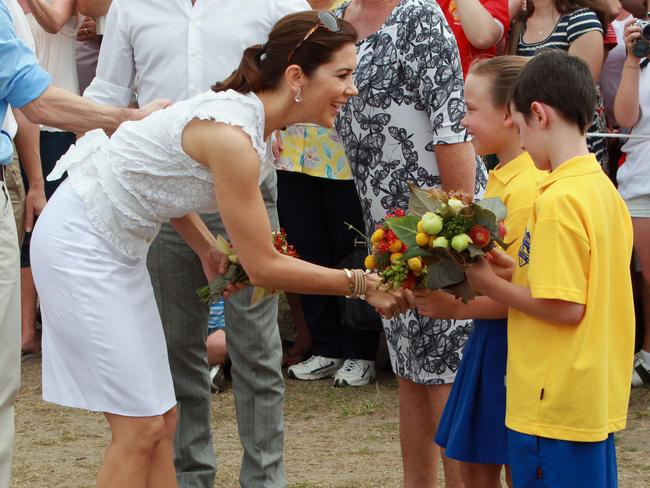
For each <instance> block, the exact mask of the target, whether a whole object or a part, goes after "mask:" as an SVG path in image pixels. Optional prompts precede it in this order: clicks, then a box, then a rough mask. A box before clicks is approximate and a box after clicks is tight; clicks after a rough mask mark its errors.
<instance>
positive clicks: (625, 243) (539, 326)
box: [506, 154, 634, 442]
mask: <svg viewBox="0 0 650 488" xmlns="http://www.w3.org/2000/svg"><path fill="white" fill-rule="evenodd" d="M631 254H632V222H631V219H630V215H629V213H628V211H627V208H626V207H625V204H624V203H623V200H622V199H621V197H620V196H619V194H618V192H617V191H616V189H615V188H614V186H613V185H612V184H611V182H610V181H609V179H608V178H607V177H606V176H605V174H604V173H603V171H602V170H601V168H600V166H599V165H598V162H597V161H596V158H595V156H594V155H593V154H590V155H588V156H580V157H576V158H573V159H570V160H568V161H566V162H565V163H564V164H562V165H561V166H560V167H558V168H557V169H556V170H555V171H553V172H552V173H550V175H549V176H548V177H547V178H546V179H545V180H544V181H542V183H541V185H540V196H539V198H538V199H537V200H536V201H535V203H534V205H533V210H532V212H531V215H530V219H529V221H528V227H527V230H526V233H525V235H524V239H523V241H522V243H521V247H520V250H519V253H518V257H517V260H518V263H517V267H516V269H515V272H514V275H513V280H512V281H513V283H515V284H518V285H522V286H526V287H528V288H530V290H531V292H532V295H533V297H536V298H550V299H559V300H565V301H569V302H574V303H581V304H585V315H584V317H583V319H582V321H581V322H580V324H578V325H577V326H573V325H561V324H556V323H552V322H546V321H544V320H541V319H538V318H535V317H531V316H529V315H526V314H524V313H522V312H520V311H518V310H514V309H510V313H509V314H508V369H507V404H506V425H507V426H508V427H509V428H510V429H512V430H515V431H517V432H521V433H524V434H529V435H536V436H541V437H547V438H553V439H561V440H568V441H584V442H597V441H602V440H604V439H605V438H606V437H607V435H608V434H609V433H611V432H615V431H618V430H621V429H623V428H625V421H626V417H627V406H628V400H629V395H630V383H631V376H632V360H633V348H634V305H633V301H632V285H631V278H630V272H629V264H630V257H631Z"/></svg>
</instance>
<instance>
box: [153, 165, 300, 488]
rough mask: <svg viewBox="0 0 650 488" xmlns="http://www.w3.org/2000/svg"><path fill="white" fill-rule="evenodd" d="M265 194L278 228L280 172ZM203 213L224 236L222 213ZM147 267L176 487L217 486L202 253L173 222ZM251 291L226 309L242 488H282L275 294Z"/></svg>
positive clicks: (268, 183) (163, 231)
mask: <svg viewBox="0 0 650 488" xmlns="http://www.w3.org/2000/svg"><path fill="white" fill-rule="evenodd" d="M262 195H263V196H264V202H265V204H266V206H267V209H268V211H269V218H270V221H271V227H272V228H277V227H279V224H278V217H277V211H276V209H275V201H276V176H275V173H273V174H272V175H271V176H270V177H269V178H268V179H267V180H266V181H265V182H264V183H263V184H262ZM202 218H203V220H204V222H205V223H206V224H207V225H208V227H209V228H210V230H211V231H212V232H213V233H215V234H221V235H224V236H226V232H225V229H224V227H223V223H222V222H221V219H220V218H219V216H218V215H203V216H202ZM148 266H149V271H150V274H151V281H152V284H153V288H154V292H155V295H156V301H157V303H158V308H159V310H160V315H161V318H162V323H163V328H164V330H165V337H166V340H167V350H168V354H169V363H170V368H171V372H172V378H173V381H174V389H175V391H176V398H177V400H178V404H177V409H178V426H177V429H176V438H175V440H174V463H175V466H176V476H177V479H178V484H179V488H212V487H213V485H214V478H215V475H216V461H215V454H214V449H213V445H212V434H211V428H210V380H209V376H208V362H207V352H206V346H205V341H206V337H207V323H208V314H209V311H208V306H207V305H205V304H202V303H201V302H200V301H199V300H198V298H197V296H196V289H197V288H199V287H201V286H203V285H205V283H206V279H205V276H204V275H203V271H202V268H201V263H200V261H199V259H198V257H197V256H196V255H195V254H194V252H193V251H192V250H191V249H190V248H189V246H187V244H185V242H184V241H183V240H182V239H181V237H180V236H179V235H178V234H177V233H176V232H175V231H174V230H173V229H172V228H171V227H170V226H169V225H164V226H163V228H162V229H161V231H160V234H159V235H158V238H157V239H156V240H155V241H154V242H153V244H152V246H151V249H150V251H149V256H148ZM251 293H252V288H251V287H249V288H248V289H246V290H244V291H242V292H240V293H238V294H237V295H236V296H233V297H231V298H229V299H228V300H227V301H226V307H225V313H226V335H227V338H228V339H227V341H228V354H229V355H230V359H231V361H232V380H233V394H234V397H235V409H236V414H237V424H238V428H239V437H240V440H241V443H242V446H243V448H244V454H243V458H242V465H241V473H240V483H241V486H242V487H244V488H266V487H273V488H275V487H285V486H286V485H287V482H286V478H285V474H284V465H283V462H282V449H283V443H284V421H283V414H282V409H283V401H284V380H283V378H282V371H281V364H282V347H281V341H280V335H279V331H278V324H277V316H278V302H277V296H273V297H269V298H267V299H266V300H263V301H262V302H261V303H258V304H257V305H256V306H251V305H250V296H251Z"/></svg>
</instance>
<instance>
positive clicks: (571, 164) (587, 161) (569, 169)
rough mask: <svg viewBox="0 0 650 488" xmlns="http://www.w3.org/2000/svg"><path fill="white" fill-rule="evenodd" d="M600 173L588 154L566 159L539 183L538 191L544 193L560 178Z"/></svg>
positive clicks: (594, 159) (600, 169) (593, 159)
mask: <svg viewBox="0 0 650 488" xmlns="http://www.w3.org/2000/svg"><path fill="white" fill-rule="evenodd" d="M601 171H602V168H601V167H600V165H599V164H598V161H597V160H596V156H595V155H594V154H591V153H590V154H586V155H584V156H576V157H575V158H571V159H568V160H567V161H565V162H564V163H562V164H561V165H560V167H559V168H556V169H555V170H553V171H551V173H550V174H549V175H548V176H547V177H546V178H544V179H543V180H542V181H541V182H540V184H539V189H540V191H544V190H545V189H546V188H548V187H549V186H551V185H552V184H553V183H555V182H556V181H558V180H561V179H562V178H568V177H572V176H581V175H586V174H590V173H600V172H601Z"/></svg>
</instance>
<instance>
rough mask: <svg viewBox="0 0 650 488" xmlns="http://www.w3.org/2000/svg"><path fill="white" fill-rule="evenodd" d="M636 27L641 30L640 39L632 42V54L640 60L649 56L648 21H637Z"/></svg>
mask: <svg viewBox="0 0 650 488" xmlns="http://www.w3.org/2000/svg"><path fill="white" fill-rule="evenodd" d="M636 25H638V26H639V28H640V29H641V38H640V39H637V40H636V41H634V44H633V45H632V53H633V54H634V56H636V57H637V58H639V59H641V58H645V57H646V56H648V55H650V20H637V21H636Z"/></svg>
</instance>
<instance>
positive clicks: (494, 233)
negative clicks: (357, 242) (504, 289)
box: [364, 184, 508, 302]
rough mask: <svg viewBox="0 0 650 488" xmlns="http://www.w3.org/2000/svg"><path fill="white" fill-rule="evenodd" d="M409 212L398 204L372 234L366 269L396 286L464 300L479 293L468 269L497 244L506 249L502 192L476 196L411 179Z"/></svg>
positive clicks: (384, 281) (386, 283) (383, 280)
mask: <svg viewBox="0 0 650 488" xmlns="http://www.w3.org/2000/svg"><path fill="white" fill-rule="evenodd" d="M409 190H410V195H409V209H408V214H407V213H406V212H404V211H403V210H393V211H391V212H389V213H388V214H387V215H386V218H385V219H384V221H383V222H381V223H380V224H379V225H378V226H377V228H376V230H375V231H374V233H373V234H372V236H371V237H370V243H371V245H372V248H371V249H372V251H371V254H370V255H368V256H367V257H366V259H365V263H364V264H365V266H366V268H367V269H369V270H372V271H376V272H377V273H379V275H380V276H381V278H382V282H383V283H384V284H385V285H387V286H389V287H391V288H400V287H402V288H416V287H418V288H429V289H431V290H438V289H440V290H443V291H446V292H448V293H451V294H452V295H454V296H456V297H457V298H460V299H461V300H463V301H464V302H466V301H468V300H471V299H472V298H474V297H475V296H476V293H475V291H474V290H473V289H472V288H471V286H470V285H469V283H468V282H467V277H466V276H465V269H466V268H467V266H468V265H469V264H470V263H472V262H473V261H476V260H477V259H478V258H479V257H480V256H484V255H486V254H487V253H488V252H489V251H490V250H491V249H492V248H493V247H494V246H495V244H499V245H500V246H501V247H502V248H504V249H506V248H507V247H508V245H507V244H506V243H505V242H503V238H504V236H505V233H506V229H505V226H504V224H503V220H504V219H505V218H506V214H507V211H506V207H505V205H504V204H503V202H501V200H500V199H498V198H486V199H484V200H480V201H477V202H474V200H473V198H472V197H471V196H470V195H467V194H466V193H463V192H450V193H446V192H444V191H442V190H422V189H420V188H417V187H416V186H415V185H413V184H410V185H409Z"/></svg>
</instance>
